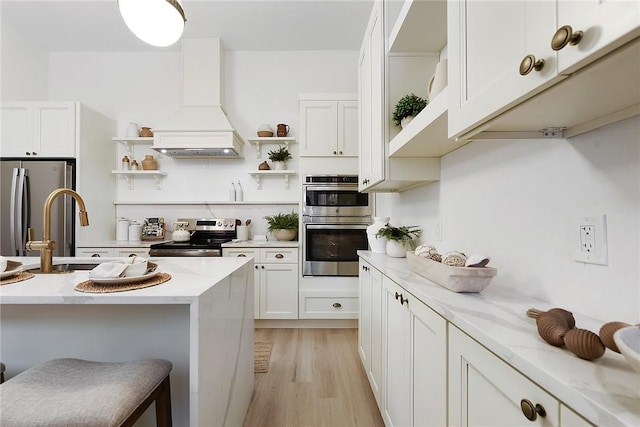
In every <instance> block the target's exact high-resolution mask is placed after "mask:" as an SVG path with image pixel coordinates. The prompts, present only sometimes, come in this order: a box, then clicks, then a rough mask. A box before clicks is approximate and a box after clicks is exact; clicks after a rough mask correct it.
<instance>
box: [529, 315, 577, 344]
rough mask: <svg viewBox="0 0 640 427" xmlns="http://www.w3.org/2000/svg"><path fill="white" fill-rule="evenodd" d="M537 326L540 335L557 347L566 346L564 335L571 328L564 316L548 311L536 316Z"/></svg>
mask: <svg viewBox="0 0 640 427" xmlns="http://www.w3.org/2000/svg"><path fill="white" fill-rule="evenodd" d="M536 326H537V327H538V334H540V337H541V338H542V339H543V340H545V341H546V342H547V343H549V344H551V345H553V346H556V347H562V346H564V336H565V335H566V333H567V332H569V331H570V330H571V328H570V327H569V325H568V324H567V321H566V320H565V318H564V317H562V316H561V315H559V314H556V313H550V312H548V311H547V312H544V313H541V314H540V315H539V316H538V317H537V318H536Z"/></svg>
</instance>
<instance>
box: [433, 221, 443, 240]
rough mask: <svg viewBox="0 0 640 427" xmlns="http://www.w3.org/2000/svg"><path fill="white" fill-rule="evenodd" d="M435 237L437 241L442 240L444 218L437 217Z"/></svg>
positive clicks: (434, 225) (434, 227)
mask: <svg viewBox="0 0 640 427" xmlns="http://www.w3.org/2000/svg"><path fill="white" fill-rule="evenodd" d="M433 236H434V237H433V238H434V239H435V241H437V242H442V218H438V219H436V222H435V224H433Z"/></svg>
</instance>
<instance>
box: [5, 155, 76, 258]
mask: <svg viewBox="0 0 640 427" xmlns="http://www.w3.org/2000/svg"><path fill="white" fill-rule="evenodd" d="M0 166H1V171H0V172H1V175H0V186H1V192H0V210H1V213H2V217H1V219H2V221H1V224H0V240H1V243H2V246H1V251H2V252H1V254H2V255H4V256H38V254H39V252H38V251H35V252H27V251H26V249H25V245H26V243H27V240H28V238H29V237H28V234H27V229H28V228H33V229H34V232H35V235H34V238H35V240H42V237H43V220H44V203H45V200H46V199H47V197H48V196H49V194H50V193H51V192H52V191H53V190H55V189H57V188H62V187H64V188H70V189H73V190H75V161H74V160H32V159H29V160H26V159H25V160H21V159H3V160H1V161H0ZM74 210H75V201H74V200H73V198H72V197H70V196H67V195H63V196H60V197H58V198H56V199H55V200H54V202H53V205H52V206H51V239H52V240H54V241H55V242H56V243H57V247H56V249H55V250H54V251H53V255H54V256H73V255H75V231H74V227H75V220H74V215H73V212H74Z"/></svg>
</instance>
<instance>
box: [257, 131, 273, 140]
mask: <svg viewBox="0 0 640 427" xmlns="http://www.w3.org/2000/svg"><path fill="white" fill-rule="evenodd" d="M258 136H259V137H266V138H269V137H272V136H273V132H272V131H269V130H259V131H258Z"/></svg>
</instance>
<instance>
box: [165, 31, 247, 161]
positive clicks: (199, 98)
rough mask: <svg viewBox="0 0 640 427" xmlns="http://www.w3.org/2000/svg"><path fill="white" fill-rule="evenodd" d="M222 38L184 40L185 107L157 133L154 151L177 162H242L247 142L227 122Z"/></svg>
mask: <svg viewBox="0 0 640 427" xmlns="http://www.w3.org/2000/svg"><path fill="white" fill-rule="evenodd" d="M223 60H224V52H223V49H222V44H221V42H220V39H219V38H207V39H183V40H182V66H183V77H182V78H183V95H182V107H181V108H180V109H179V110H178V111H177V112H176V113H175V114H173V115H172V116H171V117H169V118H168V119H167V121H166V122H164V123H163V124H162V125H161V126H158V127H156V129H155V131H154V140H153V149H154V150H156V151H158V152H161V153H163V154H166V155H168V156H171V157H176V158H242V157H243V146H244V141H243V140H242V138H241V137H240V135H238V133H237V132H236V131H235V130H234V128H233V126H231V123H230V122H229V120H228V119H227V115H226V114H225V112H224V110H223V106H222V101H223V99H224V85H223V81H224V79H223V77H224V73H223V71H224V64H223Z"/></svg>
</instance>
